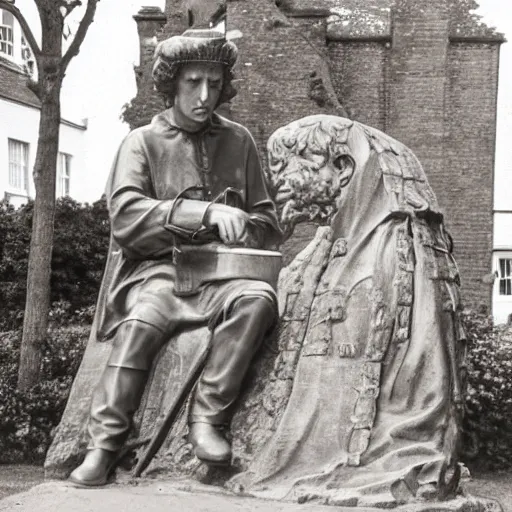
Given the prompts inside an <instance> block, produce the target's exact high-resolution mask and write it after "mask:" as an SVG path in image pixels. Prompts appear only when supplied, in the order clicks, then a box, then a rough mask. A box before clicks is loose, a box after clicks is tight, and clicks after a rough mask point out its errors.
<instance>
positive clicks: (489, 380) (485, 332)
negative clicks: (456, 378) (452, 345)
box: [463, 311, 512, 469]
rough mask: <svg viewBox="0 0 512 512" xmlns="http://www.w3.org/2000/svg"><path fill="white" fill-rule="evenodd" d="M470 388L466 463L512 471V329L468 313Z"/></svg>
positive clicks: (464, 454) (468, 390)
mask: <svg viewBox="0 0 512 512" xmlns="http://www.w3.org/2000/svg"><path fill="white" fill-rule="evenodd" d="M464 324H465V328H466V334H467V338H468V358H467V369H468V385H467V392H466V414H465V418H464V432H463V434H464V436H463V437H464V442H463V457H464V461H465V462H466V463H467V464H468V465H469V466H470V467H475V468H478V469H508V468H511V467H512V329H508V328H506V327H504V326H501V327H493V324H492V319H491V318H490V317H488V316H485V315H482V314H476V313H474V312H471V311H466V312H465V313H464Z"/></svg>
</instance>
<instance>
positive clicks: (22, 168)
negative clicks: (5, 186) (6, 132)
mask: <svg viewBox="0 0 512 512" xmlns="http://www.w3.org/2000/svg"><path fill="white" fill-rule="evenodd" d="M9 187H10V188H11V189H13V190H15V191H16V192H23V194H24V195H27V196H28V144H27V143H26V142H21V141H19V140H14V139H9Z"/></svg>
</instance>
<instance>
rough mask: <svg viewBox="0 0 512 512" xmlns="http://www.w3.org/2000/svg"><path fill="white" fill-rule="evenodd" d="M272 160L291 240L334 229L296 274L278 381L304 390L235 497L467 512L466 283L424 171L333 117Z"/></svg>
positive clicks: (272, 148) (286, 141)
mask: <svg viewBox="0 0 512 512" xmlns="http://www.w3.org/2000/svg"><path fill="white" fill-rule="evenodd" d="M268 152H269V162H270V178H271V182H272V184H273V187H274V189H275V190H276V196H275V200H276V203H277V204H278V208H279V211H280V217H281V222H282V225H283V227H284V228H285V232H286V233H287V235H290V233H291V232H292V230H293V228H294V226H295V225H296V224H297V223H299V222H301V221H304V220H314V221H319V222H320V223H321V224H327V225H328V227H323V228H319V231H318V233H317V237H316V238H315V240H313V241H312V242H311V244H310V246H309V247H307V248H306V249H305V250H304V251H303V252H302V253H301V254H300V255H299V256H298V257H297V258H296V260H295V261H294V262H292V263H291V264H290V266H289V267H287V268H285V269H283V271H282V275H281V282H280V286H282V285H284V284H285V283H286V284H285V289H282V288H280V290H279V295H280V299H281V301H282V304H281V306H282V315H281V336H283V333H285V335H284V338H285V339H284V340H283V339H281V340H280V342H279V343H280V347H279V352H280V354H279V356H278V357H277V359H276V361H275V363H274V373H275V375H278V374H279V373H282V374H283V373H284V374H285V375H290V374H292V375H293V387H292V390H291V393H290V396H289V399H288V401H287V405H286V410H285V412H284V414H282V415H281V416H280V418H279V421H278V422H277V423H276V424H275V425H273V426H272V427H271V428H272V433H271V435H269V436H268V438H266V439H265V442H264V443H262V444H261V445H260V446H259V447H258V448H259V450H254V446H253V450H254V451H255V455H254V456H253V457H251V458H250V460H248V461H247V462H246V463H245V464H244V467H243V468H242V469H243V471H242V472H241V473H240V474H239V475H237V476H235V477H234V478H233V479H232V480H231V482H230V485H231V486H232V487H234V488H237V486H238V488H241V489H243V490H244V491H245V492H249V493H252V494H255V495H258V496H265V497H268V498H278V499H286V500H290V499H291V500H298V501H300V502H304V501H308V500H313V501H316V502H321V503H328V504H336V505H348V506H355V505H359V506H361V505H366V506H371V505H376V506H385V507H388V506H396V505H397V504H402V503H412V502H415V501H423V500H425V499H432V500H438V499H445V498H447V497H450V496H452V497H453V496H454V495H455V494H456V491H457V488H458V481H459V476H460V467H459V464H458V460H457V454H458V447H459V442H460V422H461V412H462V408H463V404H462V386H463V375H462V368H463V361H464V353H465V352H464V350H465V345H464V333H463V331H462V328H461V325H460V321H459V310H460V305H459V275H458V271H457V265H456V263H455V261H454V259H453V256H452V242H451V239H450V236H449V235H448V233H447V232H446V230H445V227H444V224H443V216H442V214H441V212H440V210H439V207H438V205H437V202H436V198H435V196H434V194H433V192H432V190H431V188H430V186H429V184H428V182H427V178H426V176H425V173H424V171H423V169H422V167H421V165H420V163H419V161H418V160H417V158H416V157H415V155H414V154H413V153H412V151H411V150H410V149H408V148H407V147H405V146H404V145H403V144H401V143H400V142H397V141H396V140H394V139H392V138H391V137H389V136H387V135H385V134H384V133H382V132H380V131H378V130H376V129H374V128H370V127H368V126H365V125H362V124H360V123H357V122H355V121H351V120H348V119H344V118H340V117H334V116H325V115H320V116H311V117H306V118H303V119H300V120H298V121H295V122H293V123H291V124H289V125H287V126H285V127H283V128H281V129H279V130H277V132H275V133H274V134H273V135H272V137H271V138H270V140H269V142H268ZM313 258H315V261H314V260H313ZM308 262H309V263H308ZM308 268H309V270H308ZM314 269H316V280H315V281H313V283H311V282H310V283H308V285H307V289H306V288H305V286H304V281H303V279H304V276H307V275H308V272H309V274H311V273H312V272H313V270H314ZM274 380H275V379H274ZM272 385H273V384H272V382H270V383H269V386H272ZM262 393H265V390H262ZM253 414H258V413H257V412H256V413H253Z"/></svg>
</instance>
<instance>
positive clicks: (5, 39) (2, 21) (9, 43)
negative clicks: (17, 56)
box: [0, 10, 14, 57]
mask: <svg viewBox="0 0 512 512" xmlns="http://www.w3.org/2000/svg"><path fill="white" fill-rule="evenodd" d="M0 14H1V15H0V53H3V54H4V55H8V56H9V57H12V56H13V55H14V36H13V28H14V16H13V15H12V14H11V13H10V12H8V11H4V10H0Z"/></svg>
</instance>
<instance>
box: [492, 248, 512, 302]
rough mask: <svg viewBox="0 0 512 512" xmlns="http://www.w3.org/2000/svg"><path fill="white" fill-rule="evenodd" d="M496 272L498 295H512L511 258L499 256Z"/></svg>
mask: <svg viewBox="0 0 512 512" xmlns="http://www.w3.org/2000/svg"><path fill="white" fill-rule="evenodd" d="M496 272H497V279H498V293H499V295H501V296H512V258H510V257H499V258H498V268H497V270H496Z"/></svg>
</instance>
